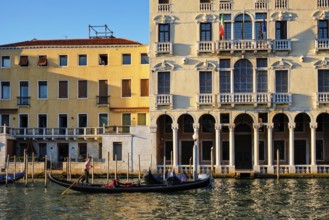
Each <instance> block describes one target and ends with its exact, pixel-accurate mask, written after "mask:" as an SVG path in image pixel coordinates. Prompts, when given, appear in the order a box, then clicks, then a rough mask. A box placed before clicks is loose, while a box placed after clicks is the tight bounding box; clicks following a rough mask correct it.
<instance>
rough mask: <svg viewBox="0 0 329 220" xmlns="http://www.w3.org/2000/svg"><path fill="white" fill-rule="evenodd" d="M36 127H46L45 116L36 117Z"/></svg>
mask: <svg viewBox="0 0 329 220" xmlns="http://www.w3.org/2000/svg"><path fill="white" fill-rule="evenodd" d="M38 126H39V128H46V127H47V115H46V114H39V115H38Z"/></svg>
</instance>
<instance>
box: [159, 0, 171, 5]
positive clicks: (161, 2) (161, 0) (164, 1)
mask: <svg viewBox="0 0 329 220" xmlns="http://www.w3.org/2000/svg"><path fill="white" fill-rule="evenodd" d="M159 4H169V0H159Z"/></svg>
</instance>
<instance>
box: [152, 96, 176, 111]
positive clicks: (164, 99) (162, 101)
mask: <svg viewBox="0 0 329 220" xmlns="http://www.w3.org/2000/svg"><path fill="white" fill-rule="evenodd" d="M155 106H156V108H158V107H159V106H169V107H170V108H172V107H173V95H171V94H161V95H155Z"/></svg>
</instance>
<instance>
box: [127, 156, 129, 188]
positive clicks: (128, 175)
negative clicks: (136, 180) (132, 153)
mask: <svg viewBox="0 0 329 220" xmlns="http://www.w3.org/2000/svg"><path fill="white" fill-rule="evenodd" d="M127 160H128V164H127V183H128V182H129V153H128V159H127Z"/></svg>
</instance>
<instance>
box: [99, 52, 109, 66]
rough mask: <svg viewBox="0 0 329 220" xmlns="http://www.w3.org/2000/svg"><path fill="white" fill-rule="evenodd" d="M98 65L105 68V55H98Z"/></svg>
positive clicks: (106, 63) (106, 59)
mask: <svg viewBox="0 0 329 220" xmlns="http://www.w3.org/2000/svg"><path fill="white" fill-rule="evenodd" d="M98 64H99V65H101V66H107V65H108V56H107V54H100V55H99V58H98Z"/></svg>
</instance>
